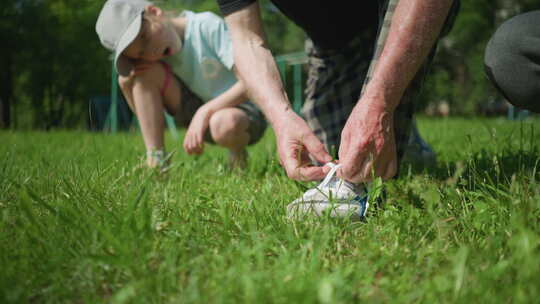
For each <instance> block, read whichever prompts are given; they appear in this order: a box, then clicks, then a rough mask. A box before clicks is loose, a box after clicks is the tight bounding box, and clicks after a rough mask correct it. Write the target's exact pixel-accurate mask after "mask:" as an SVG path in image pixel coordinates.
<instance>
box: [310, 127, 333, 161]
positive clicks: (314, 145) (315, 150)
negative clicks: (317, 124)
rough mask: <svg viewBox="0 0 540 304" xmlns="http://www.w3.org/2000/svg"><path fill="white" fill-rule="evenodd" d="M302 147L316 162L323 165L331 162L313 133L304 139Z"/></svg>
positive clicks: (330, 158)
mask: <svg viewBox="0 0 540 304" xmlns="http://www.w3.org/2000/svg"><path fill="white" fill-rule="evenodd" d="M304 146H305V147H306V150H307V151H308V152H309V154H310V155H311V156H313V158H315V160H317V161H318V162H320V163H322V164H325V163H328V162H331V161H332V157H331V156H330V154H329V153H328V152H327V151H326V148H325V147H324V145H323V144H322V143H321V141H320V140H319V139H318V138H317V136H315V135H314V134H313V133H312V134H310V135H308V136H307V137H306V138H305V139H304Z"/></svg>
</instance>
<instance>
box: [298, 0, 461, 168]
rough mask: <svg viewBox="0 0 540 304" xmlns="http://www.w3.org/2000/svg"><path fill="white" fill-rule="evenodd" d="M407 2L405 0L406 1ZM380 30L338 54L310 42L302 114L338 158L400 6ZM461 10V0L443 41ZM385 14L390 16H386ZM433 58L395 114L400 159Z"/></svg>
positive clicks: (456, 3) (361, 34)
mask: <svg viewBox="0 0 540 304" xmlns="http://www.w3.org/2000/svg"><path fill="white" fill-rule="evenodd" d="M402 1H403V0H402ZM389 2H390V5H387V9H384V10H383V13H385V14H382V15H385V18H384V21H382V22H381V24H382V26H381V27H380V28H379V29H365V30H364V31H363V32H359V35H358V37H357V38H355V39H353V40H352V41H351V42H350V43H349V45H348V46H347V47H345V48H343V49H340V50H322V49H319V48H317V47H316V46H314V45H313V44H312V43H310V42H308V43H307V44H306V53H307V55H308V80H307V85H306V90H305V95H306V98H305V103H304V105H303V107H302V111H301V114H302V116H303V117H304V119H305V120H306V121H307V123H308V125H309V126H310V127H311V129H312V130H313V132H314V133H315V135H317V137H318V138H319V139H320V140H321V141H322V142H323V144H324V145H325V146H326V149H327V150H328V151H329V152H330V153H331V155H333V156H334V157H337V153H338V151H339V144H340V141H341V131H342V130H343V127H344V126H345V123H346V122H347V119H348V118H349V115H350V114H351V112H352V109H353V108H354V106H355V105H356V102H357V101H358V99H359V98H360V95H361V93H362V86H361V85H360V84H364V85H365V84H366V83H367V82H368V81H369V77H368V75H370V72H369V71H368V70H369V68H370V63H371V62H372V61H375V60H377V58H378V55H380V53H381V52H382V46H383V45H384V41H382V42H381V41H380V39H379V41H378V42H377V43H376V41H377V39H376V38H377V33H376V32H377V31H378V35H379V36H383V35H384V33H385V32H387V31H388V28H389V25H390V22H389V20H391V18H392V15H393V10H394V9H395V2H396V1H389ZM458 10H459V0H455V1H454V4H453V7H452V9H451V11H450V14H449V15H448V17H447V20H446V22H445V25H444V28H443V30H442V31H441V34H440V36H439V38H440V37H442V36H444V35H445V34H446V33H448V31H449V30H450V28H451V26H452V24H453V21H454V19H455V16H456V14H457V12H458ZM386 12H387V13H386ZM435 48H436V46H434V47H433V49H432V51H431V53H430V55H429V56H428V58H427V59H426V60H425V62H424V64H423V65H422V67H421V68H420V70H419V71H418V73H417V74H416V76H415V78H414V79H413V81H412V82H411V83H410V85H409V87H408V88H407V89H406V91H405V93H404V94H403V97H402V98H401V102H400V103H399V105H398V107H397V108H396V110H395V112H394V128H395V140H396V147H397V153H398V160H400V159H401V158H402V156H403V153H404V152H405V148H406V145H407V142H408V139H409V134H410V130H411V126H412V119H413V113H414V99H415V98H416V97H417V96H418V94H419V92H420V89H421V87H422V83H423V80H424V78H425V76H426V74H427V72H428V69H429V66H430V64H431V62H432V59H433V57H434V54H435Z"/></svg>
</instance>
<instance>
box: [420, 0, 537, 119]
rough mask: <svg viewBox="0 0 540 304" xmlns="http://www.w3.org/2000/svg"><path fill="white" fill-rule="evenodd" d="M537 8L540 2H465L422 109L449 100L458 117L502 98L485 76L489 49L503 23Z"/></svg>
mask: <svg viewBox="0 0 540 304" xmlns="http://www.w3.org/2000/svg"><path fill="white" fill-rule="evenodd" d="M534 9H540V4H539V3H538V2H537V1H530V0H519V1H506V0H497V1H491V0H478V1H461V10H460V13H459V15H458V17H457V19H456V21H455V24H454V27H453V29H452V31H451V32H450V34H449V35H448V36H447V37H445V38H444V39H442V41H441V42H440V43H439V47H438V52H437V56H436V57H435V61H434V65H433V67H432V70H431V73H430V77H428V78H427V81H426V89H425V90H424V91H423V96H422V98H421V99H422V100H421V101H420V106H421V107H422V106H425V105H427V104H428V103H430V102H437V101H440V100H445V101H447V102H449V103H450V104H451V106H452V112H453V113H454V114H471V113H473V112H474V111H475V109H476V107H477V106H478V105H479V104H484V103H486V102H487V101H488V100H490V99H493V98H495V99H502V98H503V97H502V96H500V95H499V94H498V92H497V91H496V90H495V89H494V88H493V86H492V85H491V83H490V82H489V80H488V79H487V77H486V76H485V72H484V51H485V47H486V45H487V43H488V41H489V39H490V38H491V35H492V34H493V33H494V32H495V30H496V29H497V28H498V26H499V25H500V24H501V23H502V22H504V21H505V20H507V19H508V18H510V17H512V16H515V15H517V14H519V13H521V12H526V11H530V10H534Z"/></svg>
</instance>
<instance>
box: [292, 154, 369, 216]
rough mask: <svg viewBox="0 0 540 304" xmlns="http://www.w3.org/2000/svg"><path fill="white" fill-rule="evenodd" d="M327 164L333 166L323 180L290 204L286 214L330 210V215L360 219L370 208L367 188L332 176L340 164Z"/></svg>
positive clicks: (326, 211) (294, 214)
mask: <svg viewBox="0 0 540 304" xmlns="http://www.w3.org/2000/svg"><path fill="white" fill-rule="evenodd" d="M326 165H327V166H329V167H331V168H332V169H331V170H330V172H328V174H327V175H326V177H325V178H324V180H323V181H322V182H321V183H320V184H319V185H318V186H317V187H315V188H313V189H309V190H307V191H306V192H305V193H304V194H303V195H302V197H300V198H298V199H296V200H294V201H293V202H292V203H290V204H289V205H288V206H287V216H288V217H289V218H291V217H292V218H294V217H299V216H304V215H307V214H313V215H316V216H322V215H324V214H326V213H329V214H330V216H331V217H340V218H344V217H350V218H351V219H353V220H361V219H363V218H364V217H365V216H366V212H367V209H368V207H369V203H368V194H367V190H366V187H365V186H364V185H354V184H352V183H350V182H347V181H345V180H343V179H341V178H339V177H337V176H335V174H336V171H337V169H338V168H339V167H340V166H341V164H334V163H327V164H326Z"/></svg>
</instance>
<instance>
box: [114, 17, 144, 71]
mask: <svg viewBox="0 0 540 304" xmlns="http://www.w3.org/2000/svg"><path fill="white" fill-rule="evenodd" d="M141 24H142V14H141V15H140V16H139V17H137V18H135V20H133V22H132V23H131V24H130V25H129V27H128V28H127V30H126V31H125V32H124V34H123V35H122V37H121V38H120V40H119V41H118V44H117V45H116V52H115V53H116V54H115V57H114V65H115V66H116V71H118V74H120V75H122V76H127V75H129V73H130V72H131V70H132V69H133V64H131V61H130V60H129V59H128V58H127V57H126V56H123V55H122V52H124V50H125V49H126V48H127V47H128V46H129V45H130V44H131V43H132V42H133V40H135V38H137V35H138V34H139V31H140V30H141Z"/></svg>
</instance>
